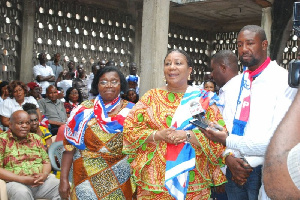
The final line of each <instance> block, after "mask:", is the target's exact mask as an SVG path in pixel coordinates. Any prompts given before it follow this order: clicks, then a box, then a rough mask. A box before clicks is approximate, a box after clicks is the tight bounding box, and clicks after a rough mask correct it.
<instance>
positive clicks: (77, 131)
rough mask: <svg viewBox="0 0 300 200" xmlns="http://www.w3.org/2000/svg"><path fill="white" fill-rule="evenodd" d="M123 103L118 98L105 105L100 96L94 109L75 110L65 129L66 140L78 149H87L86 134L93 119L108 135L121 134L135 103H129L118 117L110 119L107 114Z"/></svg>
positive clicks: (82, 107) (78, 108)
mask: <svg viewBox="0 0 300 200" xmlns="http://www.w3.org/2000/svg"><path fill="white" fill-rule="evenodd" d="M120 103H121V98H120V96H118V97H117V98H116V99H114V100H113V101H112V102H110V103H108V104H104V102H103V100H102V98H101V96H100V95H98V96H97V97H96V99H95V101H94V107H93V108H86V107H84V106H82V105H79V106H77V108H75V109H73V110H72V112H71V114H70V117H69V119H68V122H67V125H66V128H65V138H66V139H67V140H68V142H70V143H71V144H72V145H74V146H75V147H77V148H78V149H82V150H83V149H85V144H84V134H85V130H86V128H87V123H88V122H89V121H90V119H92V118H96V119H97V122H98V124H99V126H100V128H101V129H102V130H103V131H105V132H106V133H119V132H122V131H123V123H124V120H125V118H126V116H127V114H128V113H129V111H130V110H131V108H132V107H133V105H134V104H133V103H130V102H129V103H128V104H127V106H126V107H125V108H124V109H122V110H121V111H120V112H119V113H118V114H117V115H115V116H113V117H109V116H108V114H107V113H109V112H111V111H113V110H114V109H115V108H116V107H117V106H118V105H120Z"/></svg>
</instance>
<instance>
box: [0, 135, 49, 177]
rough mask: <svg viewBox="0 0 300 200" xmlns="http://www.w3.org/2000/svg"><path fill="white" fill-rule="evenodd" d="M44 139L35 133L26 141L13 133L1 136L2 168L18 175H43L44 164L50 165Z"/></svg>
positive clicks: (0, 160) (28, 136)
mask: <svg viewBox="0 0 300 200" xmlns="http://www.w3.org/2000/svg"><path fill="white" fill-rule="evenodd" d="M49 162H50V161H49V157H48V154H47V152H46V150H45V149H44V145H43V142H42V139H41V137H40V136H39V135H37V134H35V133H28V135H27V137H26V138H25V139H22V140H20V139H18V138H17V137H15V136H14V135H13V134H12V133H11V132H9V133H8V132H3V133H1V134H0V166H1V168H3V169H6V170H8V171H11V172H13V173H14V174H17V175H32V174H35V173H42V171H43V164H46V163H49Z"/></svg>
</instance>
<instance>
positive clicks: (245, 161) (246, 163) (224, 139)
mask: <svg viewBox="0 0 300 200" xmlns="http://www.w3.org/2000/svg"><path fill="white" fill-rule="evenodd" d="M237 46H238V54H239V59H240V61H241V63H242V65H243V66H244V68H245V69H244V73H243V78H242V81H241V84H240V91H239V97H238V101H237V103H236V104H235V105H234V106H235V109H236V111H235V116H234V120H233V127H232V130H231V132H230V133H229V135H228V134H227V132H225V131H213V130H211V129H209V128H208V129H207V130H203V132H204V134H205V135H206V136H207V137H208V138H209V139H211V140H213V141H218V142H221V143H222V144H224V145H226V146H227V148H230V149H234V150H235V152H234V153H232V152H231V153H228V154H225V156H224V159H225V163H226V165H227V166H228V168H227V171H226V176H227V180H228V183H227V184H226V187H225V188H226V192H227V196H228V199H231V200H240V199H243V200H247V199H249V200H252V199H258V195H259V189H260V187H261V185H262V183H261V178H262V177H261V171H262V164H263V161H264V156H265V153H266V148H267V146H268V144H269V142H270V138H271V137H272V135H273V133H274V131H275V129H276V127H277V125H278V124H279V123H280V121H281V119H282V118H283V117H284V115H285V113H286V112H287V110H288V108H289V106H290V105H291V103H292V101H293V99H294V97H295V95H296V92H297V90H295V89H292V88H290V87H289V86H288V72H287V70H285V69H283V68H282V67H280V66H279V65H278V64H277V63H276V62H275V61H271V60H270V58H269V57H268V56H267V49H268V41H267V39H266V34H265V32H264V30H263V29H262V28H261V27H259V26H256V25H248V26H245V27H243V28H242V29H241V31H240V32H239V34H238V38H237ZM261 188H262V191H261V199H268V197H267V196H266V194H265V192H264V188H263V187H261Z"/></svg>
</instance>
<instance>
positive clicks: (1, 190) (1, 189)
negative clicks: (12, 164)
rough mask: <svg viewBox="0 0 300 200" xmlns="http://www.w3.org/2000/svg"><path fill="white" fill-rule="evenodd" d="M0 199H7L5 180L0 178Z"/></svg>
mask: <svg viewBox="0 0 300 200" xmlns="http://www.w3.org/2000/svg"><path fill="white" fill-rule="evenodd" d="M0 199H1V200H7V199H8V198H7V193H6V182H5V181H3V180H2V179H0Z"/></svg>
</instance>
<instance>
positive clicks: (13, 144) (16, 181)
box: [0, 110, 60, 200]
mask: <svg viewBox="0 0 300 200" xmlns="http://www.w3.org/2000/svg"><path fill="white" fill-rule="evenodd" d="M9 129H10V130H11V132H4V133H2V134H0V163H1V165H0V179H2V180H4V181H6V182H7V184H6V187H7V195H8V198H9V199H22V200H27V199H28V200H32V199H36V198H47V199H60V196H59V192H58V186H59V180H58V179H56V178H55V177H54V176H49V174H50V171H51V164H50V162H49V158H48V154H47V152H46V151H45V149H44V147H43V143H42V139H41V137H40V136H38V135H37V134H34V133H29V131H30V118H29V115H28V114H27V113H26V112H25V111H23V110H18V111H15V112H14V113H13V114H12V115H11V117H10V121H9Z"/></svg>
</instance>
